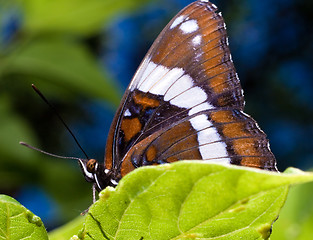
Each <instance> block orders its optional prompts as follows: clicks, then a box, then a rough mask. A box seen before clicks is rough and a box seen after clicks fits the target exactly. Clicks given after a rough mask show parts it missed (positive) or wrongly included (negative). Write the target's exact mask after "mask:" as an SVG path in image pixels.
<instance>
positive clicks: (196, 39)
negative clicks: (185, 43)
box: [192, 35, 202, 46]
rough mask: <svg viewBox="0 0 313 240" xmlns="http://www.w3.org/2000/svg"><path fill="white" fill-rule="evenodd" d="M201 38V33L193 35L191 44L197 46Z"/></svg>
mask: <svg viewBox="0 0 313 240" xmlns="http://www.w3.org/2000/svg"><path fill="white" fill-rule="evenodd" d="M201 40H202V37H201V35H197V36H195V37H194V38H193V39H192V44H193V45H194V46H198V45H200V44H201Z"/></svg>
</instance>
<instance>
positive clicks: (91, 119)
mask: <svg viewBox="0 0 313 240" xmlns="http://www.w3.org/2000/svg"><path fill="white" fill-rule="evenodd" d="M212 1H213V0H212ZM191 2H192V1H190V0H189V1H187V0H154V1H152V0H151V1H148V0H121V1H115V0H89V1H85V0H66V1H64V0H54V1H48V0H27V1H22V0H21V1H18V0H10V1H7V0H0V193H3V194H8V195H10V196H13V197H14V198H16V199H17V200H18V201H19V202H21V203H22V204H23V205H24V206H26V207H27V208H28V209H30V210H31V211H33V212H34V213H35V214H37V215H39V216H40V217H41V218H42V220H43V221H44V223H45V226H46V227H47V228H48V230H51V229H53V228H55V227H57V226H59V225H61V224H63V223H64V222H66V221H68V220H69V219H72V218H74V217H75V216H77V215H79V214H80V213H81V212H82V211H83V210H85V209H86V208H87V207H88V206H89V205H90V204H91V202H92V194H91V185H90V184H89V183H86V182H85V180H84V178H83V176H82V173H81V171H80V169H79V166H78V164H77V163H76V162H75V161H71V160H64V159H55V158H51V157H47V156H44V155H43V154H40V153H38V152H36V151H33V150H30V149H27V148H25V147H23V146H20V145H19V144H18V142H19V141H25V142H27V143H29V144H32V145H34V146H36V147H39V148H41V149H43V150H45V151H48V152H51V153H55V154H59V155H64V156H75V157H84V156H83V154H82V152H81V151H80V150H79V149H78V147H77V145H76V144H75V142H74V141H73V139H72V138H71V136H70V135H69V133H68V132H67V131H66V130H65V128H64V126H62V124H61V122H60V121H59V120H58V119H57V117H56V115H55V114H54V113H53V111H52V110H51V109H49V107H47V105H46V104H45V103H44V102H43V101H42V100H41V99H40V98H39V96H38V95H36V94H35V93H34V91H33V90H32V89H31V87H30V85H31V83H34V84H35V85H36V86H37V87H38V88H39V89H40V90H41V91H42V92H43V93H44V94H45V96H46V97H47V98H48V99H49V100H50V101H51V103H52V104H53V105H54V106H55V107H56V108H57V109H58V111H59V113H60V114H61V115H62V116H63V118H64V120H65V122H66V123H68V125H69V126H70V128H71V129H72V131H73V132H74V133H75V135H76V137H77V138H78V139H79V141H80V143H81V145H82V146H83V148H84V150H85V151H86V152H87V153H88V155H89V156H91V157H93V158H97V159H98V160H100V161H102V159H103V154H104V148H105V143H106V137H107V132H108V129H109V127H110V124H111V121H112V118H113V115H114V112H115V109H116V108H117V106H118V103H119V101H120V98H121V96H122V93H123V92H124V90H125V89H126V87H127V85H128V84H129V82H130V80H131V78H132V76H133V74H134V73H135V71H136V69H137V67H138V65H139V63H140V61H141V60H142V58H143V57H144V55H145V53H146V52H147V50H148V48H149V47H150V45H151V44H152V42H153V41H154V39H155V38H156V37H157V35H158V34H159V32H160V31H161V30H162V29H163V27H164V26H165V25H166V24H167V23H168V21H169V20H170V19H171V18H172V17H173V16H174V15H175V14H176V13H177V12H178V11H179V10H180V9H182V8H183V7H184V6H186V5H187V4H189V3H191ZM213 3H215V4H216V5H217V6H218V7H219V10H220V11H222V13H223V16H224V18H225V21H226V24H227V29H228V35H229V42H230V48H231V51H232V56H233V59H234V63H235V66H236V68H237V71H238V74H239V77H240V79H241V82H242V86H243V89H244V91H245V99H246V110H245V112H246V113H248V114H250V115H252V116H253V117H254V118H255V119H256V120H257V121H258V123H259V125H260V126H261V128H262V129H263V130H264V131H265V132H266V133H267V135H268V138H269V139H270V143H271V148H272V151H273V152H274V154H275V156H276V158H277V162H278V168H279V170H280V171H283V170H284V169H285V168H286V167H288V166H293V167H297V168H301V169H303V170H307V169H309V168H311V167H312V166H313V140H312V137H313V104H312V97H313V70H312V63H313V19H312V18H313V15H312V12H313V2H312V1H311V0H274V1H273V0H262V1H260V0H236V1H233V0H214V1H213Z"/></svg>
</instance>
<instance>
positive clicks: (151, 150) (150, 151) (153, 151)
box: [146, 146, 157, 162]
mask: <svg viewBox="0 0 313 240" xmlns="http://www.w3.org/2000/svg"><path fill="white" fill-rule="evenodd" d="M156 154H157V149H156V147H155V146H151V147H149V148H148V150H147V152H146V157H147V161H148V162H152V161H153V160H154V159H155V157H156Z"/></svg>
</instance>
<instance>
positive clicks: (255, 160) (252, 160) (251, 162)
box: [240, 157, 264, 168]
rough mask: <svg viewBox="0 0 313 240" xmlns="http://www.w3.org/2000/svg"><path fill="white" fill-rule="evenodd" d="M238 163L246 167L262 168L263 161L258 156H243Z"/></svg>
mask: <svg viewBox="0 0 313 240" xmlns="http://www.w3.org/2000/svg"><path fill="white" fill-rule="evenodd" d="M240 164H241V165H242V166H246V167H256V168H263V167H264V163H263V161H262V158H260V157H243V158H242V160H241V162H240Z"/></svg>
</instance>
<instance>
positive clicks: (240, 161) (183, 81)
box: [80, 0, 277, 190]
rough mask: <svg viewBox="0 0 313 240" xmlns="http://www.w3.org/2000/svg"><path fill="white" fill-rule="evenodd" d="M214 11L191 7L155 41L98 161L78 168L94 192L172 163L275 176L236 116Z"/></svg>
mask: <svg viewBox="0 0 313 240" xmlns="http://www.w3.org/2000/svg"><path fill="white" fill-rule="evenodd" d="M216 11H217V8H216V6H215V5H214V4H212V3H210V2H208V1H204V0H203V1H196V2H194V3H191V4H190V5H189V6H187V7H186V8H184V9H183V10H182V11H181V12H179V13H178V14H177V15H176V16H175V17H174V18H173V19H172V20H171V21H170V22H169V24H168V25H167V26H166V27H165V28H164V30H163V31H162V32H161V33H160V35H159V36H158V38H157V39H156V40H155V42H154V44H153V45H152V47H151V48H150V50H149V51H148V53H147V55H146V56H145V58H144V60H143V61H142V63H141V65H140V67H139V68H138V70H137V72H136V74H135V75H134V77H133V79H132V81H131V83H130V85H129V86H128V88H127V90H126V92H125V94H124V96H123V99H122V101H121V105H120V107H119V109H118V111H117V113H116V115H115V117H114V120H113V122H112V125H111V128H110V132H109V137H108V141H107V146H106V154H105V163H104V164H99V163H97V166H93V167H91V168H89V170H87V167H86V165H87V163H88V161H86V162H84V163H82V162H80V164H81V166H82V169H83V172H84V173H85V176H86V174H88V173H91V174H93V177H92V178H90V179H89V181H93V180H92V179H96V181H95V180H94V182H95V184H96V185H97V189H98V190H101V189H103V188H104V187H106V186H107V185H115V183H117V182H118V181H119V180H120V179H121V178H122V177H123V176H125V175H126V174H127V173H129V172H130V171H132V170H134V169H135V168H137V167H141V166H146V165H156V164H164V163H171V162H174V161H179V160H194V159H199V160H204V161H211V162H212V161H215V162H220V163H229V164H236V165H243V166H249V167H256V168H261V169H266V170H270V171H277V169H276V161H275V157H274V156H273V154H272V152H271V151H270V149H269V144H268V140H267V139H266V135H265V134H264V132H263V131H262V130H261V129H260V128H259V127H258V125H257V123H256V122H255V120H253V119H252V118H251V117H250V116H248V115H247V114H245V113H244V112H243V108H244V99H243V91H242V88H241V85H240V81H239V78H238V75H237V73H236V70H235V68H234V64H233V62H232V59H231V54H230V51H229V47H228V39H227V34H226V28H225V23H224V20H223V18H222V16H221V14H220V13H217V12H216ZM85 171H87V172H85ZM100 172H101V173H100ZM97 182H98V183H97Z"/></svg>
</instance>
